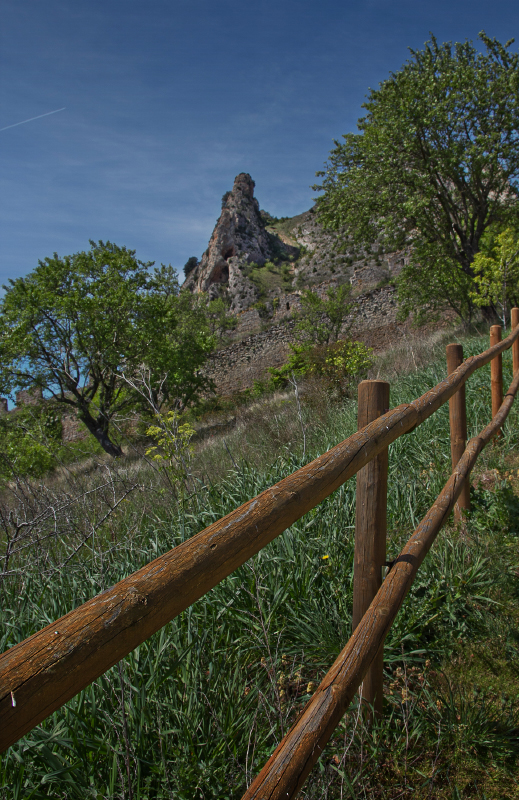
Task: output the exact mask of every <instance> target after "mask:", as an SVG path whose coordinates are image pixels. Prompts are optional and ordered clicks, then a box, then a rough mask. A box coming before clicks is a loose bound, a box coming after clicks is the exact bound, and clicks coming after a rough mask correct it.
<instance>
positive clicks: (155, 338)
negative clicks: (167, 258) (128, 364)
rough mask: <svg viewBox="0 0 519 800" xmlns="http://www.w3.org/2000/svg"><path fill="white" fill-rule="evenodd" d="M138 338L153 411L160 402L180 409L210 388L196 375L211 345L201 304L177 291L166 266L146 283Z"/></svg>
mask: <svg viewBox="0 0 519 800" xmlns="http://www.w3.org/2000/svg"><path fill="white" fill-rule="evenodd" d="M140 337H141V340H142V347H141V363H142V364H145V366H146V368H147V370H148V374H149V386H150V389H151V393H152V397H153V403H152V405H153V407H154V408H158V409H160V408H161V407H162V406H163V405H164V404H165V405H168V406H173V407H174V408H176V409H184V408H186V406H189V405H193V404H195V403H196V402H197V400H198V399H199V397H200V394H201V393H202V392H204V391H206V390H211V389H212V386H213V384H212V382H211V380H210V379H209V378H207V376H205V375H204V373H203V372H202V367H203V365H204V364H205V362H206V360H207V357H208V355H209V353H210V352H211V351H212V350H213V349H214V346H215V341H216V340H215V336H214V335H213V333H212V331H211V329H210V326H209V319H208V313H207V306H206V300H205V297H204V296H203V295H200V294H192V293H191V292H190V291H188V290H186V289H181V288H179V285H178V280H177V277H176V273H175V271H174V270H173V268H172V267H171V266H168V267H165V266H164V265H162V266H161V268H160V270H158V269H155V272H154V276H153V278H152V279H151V280H150V284H149V291H148V293H147V296H146V302H145V304H144V313H143V314H142V318H141V331H140ZM126 374H130V370H128V371H127V373H126Z"/></svg>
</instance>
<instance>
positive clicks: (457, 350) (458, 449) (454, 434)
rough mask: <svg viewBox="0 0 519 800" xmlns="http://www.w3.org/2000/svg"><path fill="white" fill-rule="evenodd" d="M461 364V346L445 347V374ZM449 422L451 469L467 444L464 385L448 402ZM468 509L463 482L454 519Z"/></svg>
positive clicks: (465, 487) (468, 487)
mask: <svg viewBox="0 0 519 800" xmlns="http://www.w3.org/2000/svg"><path fill="white" fill-rule="evenodd" d="M461 364H463V347H462V345H461V344H448V345H447V373H448V374H449V375H450V374H451V373H452V372H454V370H456V369H457V368H458V367H459V366H460V365H461ZM449 422H450V429H451V459H452V469H453V470H454V468H455V467H456V464H457V463H458V461H459V460H460V458H461V456H462V455H463V452H464V450H465V446H466V444H467V411H466V404H465V384H463V386H461V388H460V389H458V391H457V392H456V394H455V395H453V396H452V397H451V398H450V400H449ZM469 509H470V483H469V481H468V480H467V481H465V483H464V485H463V489H462V490H461V494H460V496H459V498H458V500H457V503H456V505H455V506H454V519H455V520H456V521H458V520H460V519H461V518H462V516H463V514H462V510H465V511H468V510H469Z"/></svg>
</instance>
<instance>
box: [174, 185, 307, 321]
mask: <svg viewBox="0 0 519 800" xmlns="http://www.w3.org/2000/svg"><path fill="white" fill-rule="evenodd" d="M298 253H299V250H298V248H297V247H293V246H291V245H289V244H285V243H284V242H282V240H281V239H280V238H279V237H277V236H275V235H273V234H271V233H269V232H268V231H267V229H266V226H265V221H264V218H263V217H262V215H261V213H260V208H259V204H258V201H257V200H256V198H255V197H254V181H253V180H252V178H251V176H250V175H248V174H247V173H245V172H242V173H240V174H239V175H237V176H236V178H235V180H234V186H233V188H232V191H230V192H227V193H226V194H225V195H224V197H223V200H222V213H221V215H220V218H219V219H218V222H217V223H216V225H215V228H214V231H213V233H212V236H211V239H210V240H209V246H208V248H207V250H206V251H205V253H204V254H203V256H202V258H201V260H200V263H199V264H198V265H197V266H196V267H195V269H194V270H193V271H192V272H191V273H190V274H189V275H188V276H187V278H186V282H185V286H186V287H187V288H189V289H191V290H192V291H196V292H206V293H207V294H208V296H209V298H210V299H213V298H215V297H218V296H219V295H222V294H227V296H228V297H229V299H230V301H231V310H232V311H235V312H236V311H243V310H244V309H246V308H249V307H250V306H251V305H253V304H254V303H255V302H256V301H257V299H258V288H257V286H256V285H255V284H254V282H253V281H251V280H250V278H249V277H248V275H247V267H248V266H250V265H258V266H263V265H264V264H265V263H266V262H267V261H270V260H272V259H278V258H279V257H280V255H281V256H284V257H285V258H288V257H289V256H290V255H292V256H293V257H296V256H297V255H298Z"/></svg>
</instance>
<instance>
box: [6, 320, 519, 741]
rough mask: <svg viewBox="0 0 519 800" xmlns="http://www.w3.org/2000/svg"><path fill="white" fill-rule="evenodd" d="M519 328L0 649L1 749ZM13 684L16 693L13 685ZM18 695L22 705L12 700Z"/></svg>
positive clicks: (452, 388)
mask: <svg viewBox="0 0 519 800" xmlns="http://www.w3.org/2000/svg"><path fill="white" fill-rule="evenodd" d="M518 336H519V328H517V330H515V331H514V332H513V333H512V334H510V336H509V337H508V338H507V339H505V340H504V341H503V342H501V343H500V344H498V345H495V347H493V348H491V349H490V350H487V351H485V353H482V354H480V355H478V356H474V357H473V358H469V359H467V361H465V362H464V363H463V364H462V366H461V367H459V368H458V369H457V370H456V372H454V373H453V374H452V375H450V376H449V377H448V378H447V379H446V380H444V381H442V382H441V383H439V384H438V385H437V386H435V387H434V388H433V389H431V390H430V391H429V392H426V394H424V395H422V397H419V398H418V399H417V400H415V401H413V402H412V403H409V404H406V405H402V406H398V407H397V408H395V409H392V410H391V411H389V412H388V413H387V414H384V415H383V416H382V417H380V418H379V419H378V420H376V421H375V422H372V423H370V424H369V425H368V426H367V427H366V428H364V429H363V430H361V431H358V432H357V433H354V434H353V435H352V436H350V437H349V438H348V439H346V440H345V441H344V442H341V443H340V444H338V445H336V447H334V448H332V449H331V450H329V451H328V452H327V453H324V454H323V455H322V456H320V457H319V458H317V459H316V460H315V461H312V462H311V463H310V464H308V465H307V466H305V467H303V468H302V469H300V470H298V471H297V472H295V473H293V474H292V475H289V476H288V477H287V478H284V479H283V480H282V481H280V482H279V483H277V484H275V485H274V486H272V487H270V488H269V489H267V490H265V491H264V492H263V493H262V494H260V495H258V497H255V498H253V499H252V500H249V501H248V502H247V503H244V504H243V505H242V506H240V507H239V508H237V509H236V510H235V511H233V512H231V513H230V514H228V515H227V516H225V517H223V518H222V519H220V520H218V521H217V522H215V523H213V524H212V525H210V526H209V527H208V528H205V530H203V531H201V532H200V533H198V534H196V535H195V536H193V537H192V538H191V539H189V540H188V541H186V542H183V543H182V544H181V545H179V546H178V547H176V548H174V549H173V550H170V551H169V552H168V553H165V554H164V555H162V556H159V558H157V559H155V560H154V561H152V562H151V563H150V564H148V565H146V566H145V567H143V568H142V569H140V570H138V571H137V572H135V573H133V575H130V576H129V577H128V578H125V579H124V580H122V581H120V582H119V583H117V584H116V585H115V586H113V587H112V588H110V589H108V590H106V591H105V592H102V593H101V594H99V595H97V596H96V597H94V598H92V599H91V600H89V601H87V602H86V603H84V604H83V605H82V606H79V607H78V608H76V609H75V610H74V611H70V612H69V613H68V614H66V615H65V616H64V617H61V618H60V619H59V620H57V621H56V622H53V623H52V624H51V625H48V626H47V627H45V628H43V629H42V630H40V631H38V632H37V633H35V634H34V635H33V636H31V637H29V638H28V639H26V640H25V641H23V642H20V643H19V644H17V645H15V646H14V647H12V648H11V649H10V650H7V651H6V652H5V653H3V654H2V655H0V752H2V751H3V750H5V749H6V748H7V747H9V746H10V745H11V744H13V743H14V742H16V741H17V740H18V739H19V738H20V737H22V736H23V735H25V734H26V733H28V731H30V730H31V729H32V728H34V727H35V726H36V725H38V723H39V722H41V721H42V720H43V719H45V718H46V717H48V716H49V715H50V714H52V713H53V712H54V711H56V709H58V708H60V707H61V706H62V705H63V704H64V703H66V702H67V701H68V700H70V699H71V698H72V697H74V696H75V695H76V694H77V693H78V692H79V691H81V689H84V688H85V687H86V686H88V685H89V684H90V683H91V682H92V681H93V680H95V679H96V678H97V677H99V675H102V674H103V673H104V672H106V670H108V669H110V667H112V666H113V665H114V664H116V663H117V662H118V661H120V659H121V658H124V656H126V655H127V654H128V653H130V652H131V651H132V650H133V649H134V648H135V647H137V646H138V645H139V644H141V643H142V642H143V641H145V640H146V639H148V638H149V637H150V636H151V635H152V634H154V633H155V632H156V631H158V630H159V629H160V628H162V627H163V626H164V625H165V624H166V623H167V622H169V621H170V620H171V619H173V618H174V617H176V616H178V614H180V613H181V612H182V611H184V610H185V609H186V608H188V607H189V606H190V605H191V604H192V603H194V602H195V601H196V600H198V599H199V598H200V597H202V596H203V595H204V594H206V593H207V592H208V591H210V589H212V588H213V587H214V586H216V585H217V584H218V583H219V582H220V581H222V580H223V579H224V578H226V577H227V576H228V575H230V574H231V573H232V572H233V571H234V570H235V569H237V567H239V566H240V565H241V564H243V563H244V562H245V561H247V559H249V558H250V557H251V556H253V555H255V554H256V553H257V552H259V550H261V549H262V548H263V547H265V545H267V544H268V543H269V542H270V541H272V539H274V538H275V537H276V536H278V535H279V534H280V533H282V532H283V531H284V530H286V528H288V527H289V526H290V525H292V524H293V523H294V522H295V521H296V520H298V519H300V517H302V516H303V515H304V514H306V513H307V512H308V511H310V509H312V508H314V506H316V505H317V504H318V503H320V502H321V501H322V500H324V499H325V498H326V497H328V496H329V495H330V494H331V493H332V492H334V491H335V490H336V489H337V488H338V487H339V486H341V485H342V484H343V483H344V482H345V481H347V480H348V479H349V478H351V477H352V476H353V475H355V474H356V473H357V471H358V470H359V469H361V468H362V467H363V466H365V465H366V464H367V463H368V462H369V461H370V460H371V459H372V458H373V457H374V456H377V455H378V454H379V453H380V452H382V450H384V449H385V448H386V447H388V445H389V444H391V442H394V441H395V440H396V439H398V437H399V436H401V435H402V434H404V433H408V432H409V431H411V430H412V429H413V428H415V427H416V426H417V425H419V424H420V423H421V422H423V421H424V420H425V419H427V418H428V417H430V416H431V414H433V413H434V412H435V411H436V410H437V409H438V408H439V407H440V406H441V405H442V404H443V403H444V402H446V401H447V400H448V399H449V398H450V397H452V395H453V394H454V393H455V392H457V391H458V389H459V388H460V386H461V385H463V383H464V382H465V381H466V380H467V378H468V377H469V376H470V375H472V373H473V372H474V371H475V370H476V369H478V368H479V367H480V366H483V365H484V364H487V363H488V362H489V361H491V359H492V358H493V356H494V355H496V354H498V353H501V352H503V351H504V350H506V349H507V348H508V347H511V346H512V344H513V342H514V341H515V340H516V339H517V337H518ZM11 693H12V694H11ZM12 695H14V697H15V701H16V706H13V703H12Z"/></svg>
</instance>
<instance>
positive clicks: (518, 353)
mask: <svg viewBox="0 0 519 800" xmlns="http://www.w3.org/2000/svg"><path fill="white" fill-rule="evenodd" d="M510 322H511V325H512V330H514V328H517V326H518V325H519V308H512V313H511V320H510ZM512 361H513V365H514V375H515V373H516V372H517V370H518V369H519V339H516V340H515V342H514V343H513V345H512Z"/></svg>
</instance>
